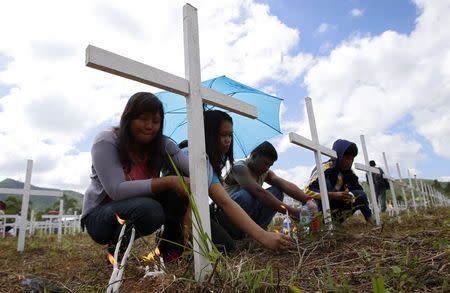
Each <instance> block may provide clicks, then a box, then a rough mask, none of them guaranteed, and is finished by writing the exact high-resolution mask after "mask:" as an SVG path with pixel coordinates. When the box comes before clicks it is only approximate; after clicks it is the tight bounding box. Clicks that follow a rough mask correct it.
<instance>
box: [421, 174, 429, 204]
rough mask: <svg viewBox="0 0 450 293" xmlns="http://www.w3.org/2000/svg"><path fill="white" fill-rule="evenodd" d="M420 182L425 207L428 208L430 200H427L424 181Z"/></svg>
mask: <svg viewBox="0 0 450 293" xmlns="http://www.w3.org/2000/svg"><path fill="white" fill-rule="evenodd" d="M419 181H420V193H421V194H422V196H423V202H424V204H425V207H426V208H427V207H428V198H427V193H426V192H425V188H424V186H423V180H419Z"/></svg>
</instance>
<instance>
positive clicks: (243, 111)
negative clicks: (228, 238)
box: [86, 4, 257, 280]
mask: <svg viewBox="0 0 450 293" xmlns="http://www.w3.org/2000/svg"><path fill="white" fill-rule="evenodd" d="M183 35H184V59H185V76H186V78H182V77H178V76H175V75H173V74H170V73H168V72H164V71H162V70H159V69H157V68H154V67H152V66H149V65H145V64H143V63H140V62H138V61H134V60H131V59H129V58H126V57H123V56H120V55H117V54H114V53H111V52H108V51H106V50H104V49H100V48H96V47H94V46H91V45H89V46H88V47H87V49H86V65H87V66H89V67H92V68H95V69H99V70H102V71H105V72H108V73H111V74H114V75H118V76H121V77H124V78H128V79H131V80H134V81H138V82H141V83H144V84H147V85H151V86H154V87H157V88H161V89H164V90H167V91H170V92H173V93H177V94H180V95H183V96H185V97H186V98H187V118H188V119H187V120H188V123H187V124H188V139H189V146H190V147H189V176H190V187H191V191H192V194H193V195H194V198H195V201H196V203H197V207H198V210H199V214H200V217H201V219H200V220H201V224H202V226H203V230H204V232H205V233H206V234H208V235H209V239H211V237H210V235H211V232H210V231H211V228H210V220H209V205H208V200H207V196H208V186H207V183H206V182H207V174H206V172H207V171H206V166H207V165H206V164H207V161H206V155H205V154H206V150H205V133H204V122H203V107H202V103H208V104H212V105H215V106H219V107H221V108H224V109H227V110H229V111H232V112H235V113H238V114H240V115H244V116H247V117H250V118H256V117H257V110H256V107H254V106H252V105H250V104H247V103H244V102H242V101H239V100H237V99H234V98H232V97H230V96H227V95H224V94H222V93H219V92H217V91H214V90H212V89H206V88H204V87H202V85H201V70H200V49H199V34H198V17H197V9H196V8H195V7H193V6H191V5H189V4H186V5H184V6H183ZM193 218H194V219H195V216H193ZM192 230H193V233H194V235H193V237H194V238H196V239H201V236H200V235H199V232H198V231H197V230H196V229H192ZM193 244H194V247H193V250H194V251H195V253H194V267H195V278H196V279H197V280H204V279H205V278H206V277H207V275H208V274H209V273H210V272H211V271H212V267H211V264H210V263H209V261H208V260H207V259H206V255H207V252H208V251H205V250H209V247H202V248H201V247H200V246H199V242H198V241H193ZM199 252H203V255H202V254H200V253H199Z"/></svg>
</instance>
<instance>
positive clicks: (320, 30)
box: [316, 22, 331, 34]
mask: <svg viewBox="0 0 450 293" xmlns="http://www.w3.org/2000/svg"><path fill="white" fill-rule="evenodd" d="M330 29H331V25H330V24H328V23H326V22H322V23H321V24H320V25H319V27H318V28H317V29H316V33H317V34H323V33H326V32H328V31H329V30H330Z"/></svg>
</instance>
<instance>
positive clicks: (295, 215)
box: [287, 206, 300, 220]
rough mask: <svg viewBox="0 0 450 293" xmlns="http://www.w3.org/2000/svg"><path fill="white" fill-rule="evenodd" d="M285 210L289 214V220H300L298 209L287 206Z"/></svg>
mask: <svg viewBox="0 0 450 293" xmlns="http://www.w3.org/2000/svg"><path fill="white" fill-rule="evenodd" d="M287 209H288V212H289V216H290V217H291V218H293V219H294V220H298V219H299V218H300V209H299V208H294V207H291V206H288V207H287Z"/></svg>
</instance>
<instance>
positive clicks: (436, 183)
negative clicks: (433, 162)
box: [431, 179, 442, 191]
mask: <svg viewBox="0 0 450 293" xmlns="http://www.w3.org/2000/svg"><path fill="white" fill-rule="evenodd" d="M431 186H433V188H434V189H437V190H441V191H442V186H441V183H439V181H437V179H434V180H433V183H432V184H431Z"/></svg>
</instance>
